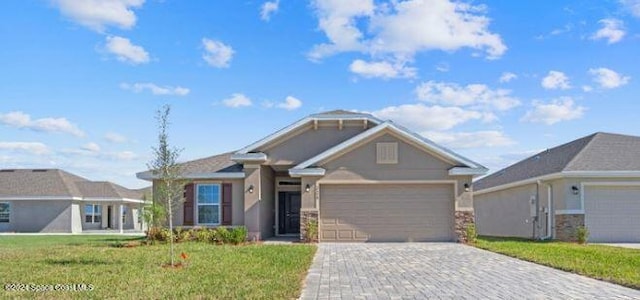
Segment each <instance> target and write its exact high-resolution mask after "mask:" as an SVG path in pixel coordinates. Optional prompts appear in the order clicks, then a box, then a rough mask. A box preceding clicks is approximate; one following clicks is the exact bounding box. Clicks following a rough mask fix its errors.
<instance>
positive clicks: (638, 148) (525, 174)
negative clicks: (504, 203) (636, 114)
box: [474, 132, 640, 191]
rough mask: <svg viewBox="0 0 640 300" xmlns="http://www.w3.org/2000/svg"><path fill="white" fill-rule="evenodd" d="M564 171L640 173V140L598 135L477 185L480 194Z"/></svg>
mask: <svg viewBox="0 0 640 300" xmlns="http://www.w3.org/2000/svg"><path fill="white" fill-rule="evenodd" d="M562 171H640V137H637V136H630V135H622V134H613V133H604V132H597V133H594V134H592V135H589V136H586V137H583V138H580V139H577V140H574V141H571V142H569V143H566V144H563V145H560V146H557V147H555V148H551V149H547V150H545V151H542V152H540V153H538V154H535V155H533V156H531V157H529V158H526V159H524V160H522V161H520V162H517V163H515V164H513V165H511V166H509V167H507V168H505V169H502V170H500V171H498V172H495V173H493V174H491V175H489V176H487V177H484V178H482V179H480V180H478V181H477V182H475V183H474V189H475V190H476V191H480V190H483V189H488V188H491V187H495V186H499V185H503V184H508V183H512V182H517V181H521V180H526V179H529V178H534V177H539V176H544V175H548V174H553V173H558V172H562Z"/></svg>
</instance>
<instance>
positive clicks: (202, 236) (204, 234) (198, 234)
mask: <svg viewBox="0 0 640 300" xmlns="http://www.w3.org/2000/svg"><path fill="white" fill-rule="evenodd" d="M213 237H214V235H213V231H212V230H210V229H208V228H201V229H198V230H197V231H195V239H196V241H198V242H205V243H209V242H211V241H213Z"/></svg>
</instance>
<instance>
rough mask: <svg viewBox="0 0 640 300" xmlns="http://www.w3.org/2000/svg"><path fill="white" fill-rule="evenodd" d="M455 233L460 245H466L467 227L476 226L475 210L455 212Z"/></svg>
mask: <svg viewBox="0 0 640 300" xmlns="http://www.w3.org/2000/svg"><path fill="white" fill-rule="evenodd" d="M455 222H456V225H455V232H456V238H457V241H458V242H459V243H466V242H467V241H468V239H467V226H469V225H473V224H475V216H474V213H473V210H456V212H455Z"/></svg>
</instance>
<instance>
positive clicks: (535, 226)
mask: <svg viewBox="0 0 640 300" xmlns="http://www.w3.org/2000/svg"><path fill="white" fill-rule="evenodd" d="M540 183H541V181H540V180H536V201H535V203H536V204H535V209H536V210H535V211H536V214H535V215H534V216H533V224H532V225H533V236H532V237H531V238H532V239H534V240H535V239H536V229H538V231H540Z"/></svg>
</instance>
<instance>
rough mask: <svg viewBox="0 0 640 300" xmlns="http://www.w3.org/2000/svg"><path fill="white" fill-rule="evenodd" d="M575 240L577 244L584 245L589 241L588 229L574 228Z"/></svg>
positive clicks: (583, 227) (582, 227)
mask: <svg viewBox="0 0 640 300" xmlns="http://www.w3.org/2000/svg"><path fill="white" fill-rule="evenodd" d="M576 239H577V240H578V244H586V243H587V240H588V239H589V229H587V227H585V226H580V227H578V228H576Z"/></svg>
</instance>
